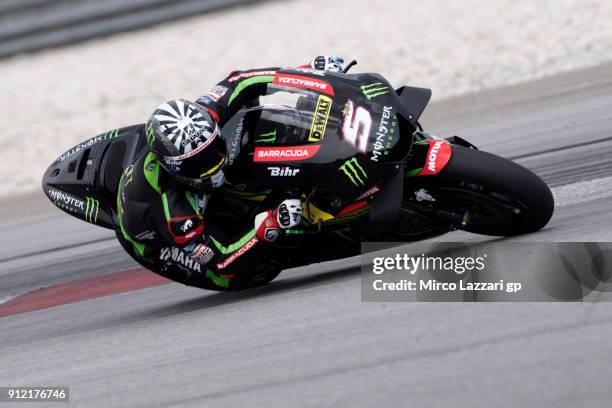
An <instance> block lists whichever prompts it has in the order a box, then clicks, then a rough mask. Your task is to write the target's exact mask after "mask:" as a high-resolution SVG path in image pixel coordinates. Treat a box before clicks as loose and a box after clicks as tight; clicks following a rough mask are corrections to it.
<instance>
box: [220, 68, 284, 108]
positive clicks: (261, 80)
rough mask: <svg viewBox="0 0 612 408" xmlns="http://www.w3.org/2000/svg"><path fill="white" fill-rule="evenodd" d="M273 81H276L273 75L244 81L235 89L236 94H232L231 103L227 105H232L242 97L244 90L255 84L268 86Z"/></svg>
mask: <svg viewBox="0 0 612 408" xmlns="http://www.w3.org/2000/svg"><path fill="white" fill-rule="evenodd" d="M272 81H274V76H273V75H262V76H256V77H252V78H248V79H245V80H244V81H242V82H240V83H239V84H238V86H237V87H236V89H234V92H232V94H231V95H230V97H229V101H228V102H227V104H228V105H231V104H232V102H233V100H234V99H236V98H237V97H238V95H240V92H242V91H244V88H247V87H249V86H251V85H255V84H268V83H270V82H272Z"/></svg>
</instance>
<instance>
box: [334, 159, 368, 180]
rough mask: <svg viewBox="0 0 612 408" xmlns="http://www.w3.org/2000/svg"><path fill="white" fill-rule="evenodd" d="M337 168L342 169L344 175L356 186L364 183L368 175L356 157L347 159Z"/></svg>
mask: <svg viewBox="0 0 612 408" xmlns="http://www.w3.org/2000/svg"><path fill="white" fill-rule="evenodd" d="M338 170H342V172H344V174H345V175H346V177H348V179H349V180H350V181H351V183H353V184H354V185H356V186H357V187H359V186H363V185H365V181H366V180H367V178H368V175H367V174H366V172H365V171H364V170H363V167H361V165H360V164H359V162H358V161H357V158H356V157H353V158H352V159H348V160H347V161H345V162H344V164H343V165H342V166H340V168H339V169H338Z"/></svg>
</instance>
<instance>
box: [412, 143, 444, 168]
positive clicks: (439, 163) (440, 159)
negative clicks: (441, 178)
mask: <svg viewBox="0 0 612 408" xmlns="http://www.w3.org/2000/svg"><path fill="white" fill-rule="evenodd" d="M427 143H428V144H429V150H428V152H427V157H426V160H425V166H424V167H423V169H422V170H421V171H420V172H419V173H417V176H431V175H433V174H437V173H439V172H440V171H442V169H443V168H444V167H445V166H446V165H447V164H448V161H449V160H450V157H451V148H450V145H449V144H448V142H446V141H445V140H436V141H433V140H431V141H428V142H427Z"/></svg>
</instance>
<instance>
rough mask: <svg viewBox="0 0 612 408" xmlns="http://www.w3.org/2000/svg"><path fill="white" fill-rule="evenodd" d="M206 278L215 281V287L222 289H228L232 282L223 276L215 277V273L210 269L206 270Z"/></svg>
mask: <svg viewBox="0 0 612 408" xmlns="http://www.w3.org/2000/svg"><path fill="white" fill-rule="evenodd" d="M206 277H207V278H208V279H210V280H211V281H213V283H214V284H215V285H217V286H219V287H222V288H228V287H229V284H230V281H231V280H232V278H224V277H223V276H218V275H215V273H214V272H213V271H211V270H210V269H207V270H206Z"/></svg>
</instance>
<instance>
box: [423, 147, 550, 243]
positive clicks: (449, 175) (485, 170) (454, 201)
mask: <svg viewBox="0 0 612 408" xmlns="http://www.w3.org/2000/svg"><path fill="white" fill-rule="evenodd" d="M419 179H422V181H421V180H414V179H413V180H414V182H416V185H419V184H420V183H421V182H422V183H424V185H425V186H427V187H426V188H429V189H430V190H431V193H432V194H431V195H432V197H435V201H431V202H429V203H428V204H429V208H430V209H431V210H432V211H433V212H434V213H435V214H436V217H439V218H442V219H445V220H447V221H448V220H452V222H450V223H451V224H453V227H455V228H458V229H461V230H465V231H469V232H473V233H476V234H483V235H495V236H511V235H518V234H526V233H530V232H535V231H538V230H540V229H542V228H543V227H544V226H545V225H546V224H547V223H548V221H549V220H550V218H551V216H552V214H553V210H554V200H553V196H552V193H551V191H550V189H549V188H548V186H547V185H546V184H545V183H544V182H543V181H542V179H540V178H539V177H538V176H536V175H535V174H533V173H532V172H531V171H529V170H527V169H526V168H524V167H522V166H520V165H518V164H516V163H514V162H512V161H510V160H507V159H504V158H502V157H499V156H495V155H493V154H490V153H486V152H483V151H480V150H475V149H469V148H465V147H462V146H456V145H452V155H451V159H450V161H449V163H448V164H447V165H446V167H445V168H444V169H443V170H442V171H441V172H440V173H439V174H437V175H435V176H426V177H422V178H421V177H419ZM425 179H428V180H425ZM413 187H414V186H413ZM411 190H412V191H415V189H414V188H412V189H411ZM416 191H418V190H416ZM420 204H422V203H420ZM445 217H446V218H445Z"/></svg>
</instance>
